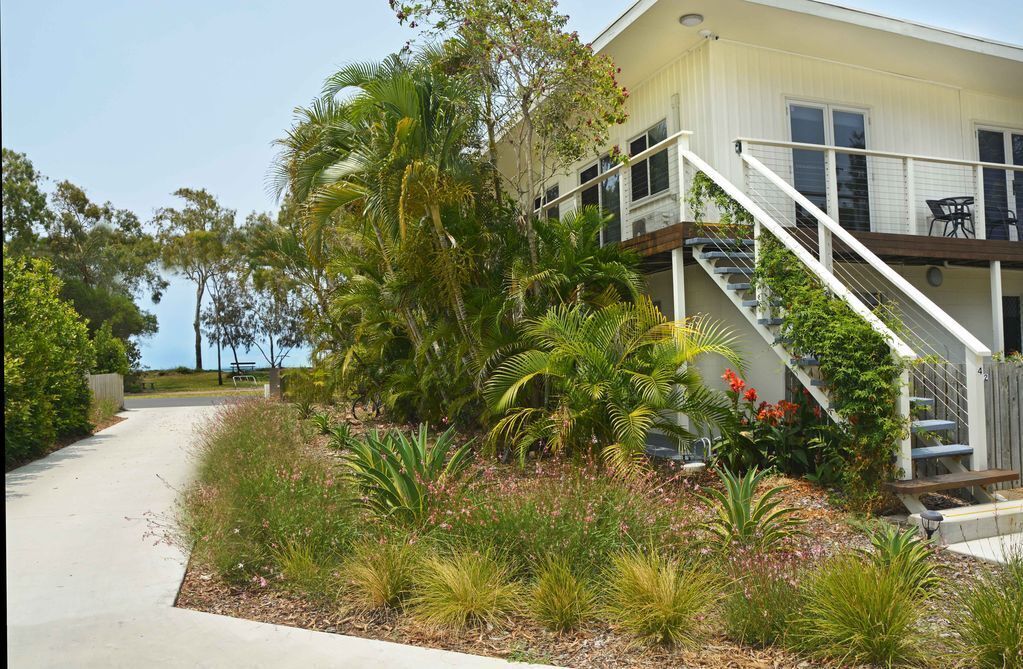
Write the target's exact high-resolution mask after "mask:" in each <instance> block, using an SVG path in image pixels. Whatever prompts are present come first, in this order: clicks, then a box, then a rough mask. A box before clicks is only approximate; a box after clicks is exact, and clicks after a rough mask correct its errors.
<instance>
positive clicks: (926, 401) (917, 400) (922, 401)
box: [909, 397, 934, 407]
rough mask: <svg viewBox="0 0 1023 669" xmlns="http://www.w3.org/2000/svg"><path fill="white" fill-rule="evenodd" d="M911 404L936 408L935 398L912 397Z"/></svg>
mask: <svg viewBox="0 0 1023 669" xmlns="http://www.w3.org/2000/svg"><path fill="white" fill-rule="evenodd" d="M909 403H910V405H912V406H919V407H932V406H934V398H933V397H910V398H909Z"/></svg>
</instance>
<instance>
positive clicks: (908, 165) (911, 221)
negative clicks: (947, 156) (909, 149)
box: [902, 158, 922, 235]
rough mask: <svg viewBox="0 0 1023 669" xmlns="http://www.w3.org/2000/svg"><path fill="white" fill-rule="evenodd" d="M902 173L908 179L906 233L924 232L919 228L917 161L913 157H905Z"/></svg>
mask: <svg viewBox="0 0 1023 669" xmlns="http://www.w3.org/2000/svg"><path fill="white" fill-rule="evenodd" d="M902 173H903V176H904V178H905V180H906V234H907V235H916V234H922V232H921V231H919V230H917V221H916V161H915V160H913V159H912V158H905V159H903V161H902Z"/></svg>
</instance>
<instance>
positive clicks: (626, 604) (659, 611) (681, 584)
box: [606, 551, 719, 648]
mask: <svg viewBox="0 0 1023 669" xmlns="http://www.w3.org/2000/svg"><path fill="white" fill-rule="evenodd" d="M718 593H719V590H718V583H717V579H716V578H715V577H714V576H713V575H712V573H711V572H710V571H709V570H708V569H707V566H706V565H697V564H685V563H682V562H681V561H679V560H677V559H673V558H667V557H664V556H662V555H661V554H660V553H658V552H649V553H643V552H639V551H630V552H626V553H622V554H620V555H618V556H616V557H615V558H614V560H613V561H612V565H611V568H610V571H609V573H608V574H607V605H606V611H607V615H608V617H609V618H610V619H611V620H612V621H614V622H615V623H617V624H618V625H620V626H621V627H622V628H623V629H625V630H626V631H627V632H629V633H631V634H633V635H635V636H637V637H639V638H640V639H642V640H644V641H647V642H653V643H662V644H666V645H671V646H682V647H684V648H691V647H693V646H695V645H696V644H697V642H698V641H699V639H700V638H701V637H702V636H703V631H704V630H703V624H702V623H703V620H704V618H705V616H706V615H707V613H708V612H709V611H710V610H711V609H712V608H713V607H714V605H715V603H716V602H717V599H718V596H719V594H718Z"/></svg>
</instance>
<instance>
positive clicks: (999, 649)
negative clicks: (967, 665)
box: [954, 552, 1023, 669]
mask: <svg viewBox="0 0 1023 669" xmlns="http://www.w3.org/2000/svg"><path fill="white" fill-rule="evenodd" d="M956 600H957V601H956V604H957V605H958V607H957V608H958V612H957V614H956V615H955V616H954V621H955V627H956V629H957V630H958V631H959V636H960V638H961V640H962V647H961V651H962V655H963V657H964V659H965V660H966V661H968V662H971V663H973V664H975V665H976V666H977V667H979V668H980V669H1003V668H1004V669H1023V553H1020V552H1016V553H1015V554H1012V555H1009V559H1008V562H1007V563H1006V564H1005V565H1002V566H999V567H995V568H992V569H991V570H990V571H988V572H986V573H985V574H983V575H982V576H981V577H980V578H979V579H978V580H977V582H975V583H972V584H970V585H968V586H966V587H965V588H964V589H963V590H961V591H960V592H959V593H958V596H957V597H956Z"/></svg>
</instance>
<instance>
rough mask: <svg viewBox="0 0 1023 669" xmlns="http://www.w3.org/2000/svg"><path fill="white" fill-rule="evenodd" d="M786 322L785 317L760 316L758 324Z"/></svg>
mask: <svg viewBox="0 0 1023 669" xmlns="http://www.w3.org/2000/svg"><path fill="white" fill-rule="evenodd" d="M784 322H785V319H784V318H758V319H757V324H759V325H781V324H782V323H784Z"/></svg>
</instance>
